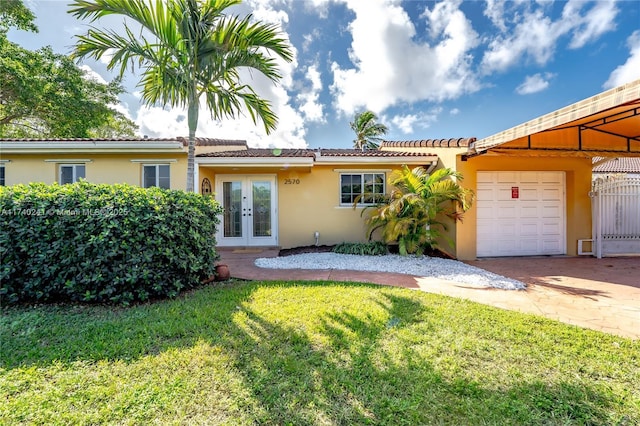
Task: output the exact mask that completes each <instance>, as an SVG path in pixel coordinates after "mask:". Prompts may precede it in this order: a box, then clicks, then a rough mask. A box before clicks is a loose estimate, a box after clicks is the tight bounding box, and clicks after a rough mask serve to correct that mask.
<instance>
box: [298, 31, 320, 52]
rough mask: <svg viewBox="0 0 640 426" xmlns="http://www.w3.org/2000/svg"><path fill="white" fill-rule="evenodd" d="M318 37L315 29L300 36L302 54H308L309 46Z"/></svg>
mask: <svg viewBox="0 0 640 426" xmlns="http://www.w3.org/2000/svg"><path fill="white" fill-rule="evenodd" d="M319 36H320V30H318V29H317V28H315V29H314V30H313V31H311V32H310V33H307V34H304V35H303V36H302V39H303V42H302V51H303V52H308V51H309V47H311V44H312V43H313V42H314V41H315V40H316V39H317V38H318V37H319Z"/></svg>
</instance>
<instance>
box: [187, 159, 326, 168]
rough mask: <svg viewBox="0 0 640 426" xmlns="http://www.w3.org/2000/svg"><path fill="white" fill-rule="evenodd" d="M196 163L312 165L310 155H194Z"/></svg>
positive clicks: (264, 165) (242, 165)
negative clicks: (249, 156)
mask: <svg viewBox="0 0 640 426" xmlns="http://www.w3.org/2000/svg"><path fill="white" fill-rule="evenodd" d="M195 162H196V164H200V165H203V166H206V165H215V166H233V167H282V166H284V165H286V166H289V167H309V166H313V158H311V157H275V158H273V159H272V158H271V157H251V158H247V157H213V158H212V157H205V158H202V157H200V158H198V157H196V161H195Z"/></svg>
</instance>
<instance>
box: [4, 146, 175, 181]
mask: <svg viewBox="0 0 640 426" xmlns="http://www.w3.org/2000/svg"><path fill="white" fill-rule="evenodd" d="M2 160H8V161H6V162H4V163H2V164H3V165H4V166H5V184H6V185H15V184H19V183H29V182H44V183H47V184H51V183H54V182H57V181H58V179H59V170H60V167H59V166H60V164H68V163H74V162H78V160H90V161H89V162H87V163H85V175H86V176H85V178H86V180H87V181H89V182H93V183H128V184H132V185H141V184H142V165H143V164H163V163H164V164H169V166H170V176H171V189H183V190H184V189H185V188H186V182H187V157H186V154H183V153H175V154H174V153H172V154H146V153H145V154H137V153H131V154H91V153H89V154H86V153H84V154H82V153H81V154H38V155H32V154H8V155H6V154H3V155H2ZM50 160H55V161H50ZM58 160H61V161H58ZM132 160H144V161H148V160H158V161H157V162H156V161H153V162H152V163H149V162H144V163H141V162H137V161H136V162H133V161H132ZM174 160H175V162H174Z"/></svg>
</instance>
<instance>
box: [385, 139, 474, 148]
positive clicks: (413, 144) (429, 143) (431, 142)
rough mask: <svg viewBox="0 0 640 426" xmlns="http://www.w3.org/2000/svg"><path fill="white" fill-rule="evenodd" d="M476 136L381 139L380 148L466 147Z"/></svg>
mask: <svg viewBox="0 0 640 426" xmlns="http://www.w3.org/2000/svg"><path fill="white" fill-rule="evenodd" d="M475 141H476V138H451V139H421V140H412V141H382V144H381V145H380V147H381V148H461V147H468V146H469V145H470V144H471V143H472V142H475Z"/></svg>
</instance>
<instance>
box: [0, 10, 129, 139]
mask: <svg viewBox="0 0 640 426" xmlns="http://www.w3.org/2000/svg"><path fill="white" fill-rule="evenodd" d="M34 19H35V17H34V16H33V14H32V13H31V11H30V10H29V9H28V8H27V7H25V6H24V5H23V4H22V2H21V1H20V0H0V137H3V138H36V137H57V138H69V137H78V138H83V137H85V138H86V137H97V136H98V135H101V134H110V135H112V137H117V136H133V135H135V130H136V126H135V124H134V123H133V122H132V121H131V120H129V119H127V118H126V117H125V116H124V115H123V114H122V113H120V112H118V111H116V110H115V108H114V105H116V104H117V103H118V95H119V94H120V93H122V92H123V88H122V86H121V85H120V83H119V81H118V80H115V81H113V82H111V83H108V84H105V83H102V82H99V81H96V80H95V79H92V78H90V77H89V76H88V75H87V73H86V72H85V71H84V70H82V69H81V68H79V67H78V66H77V65H76V64H75V63H74V62H73V61H72V60H71V59H70V58H69V57H67V56H65V55H60V54H56V53H54V52H53V50H52V49H51V47H43V48H41V49H38V50H35V51H31V50H27V49H25V48H23V47H21V46H19V45H18V44H16V43H13V42H11V41H9V40H8V38H7V32H8V31H9V29H11V28H16V29H19V30H27V31H34V32H37V31H38V29H37V27H36V26H35V25H34V24H33V21H34Z"/></svg>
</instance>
